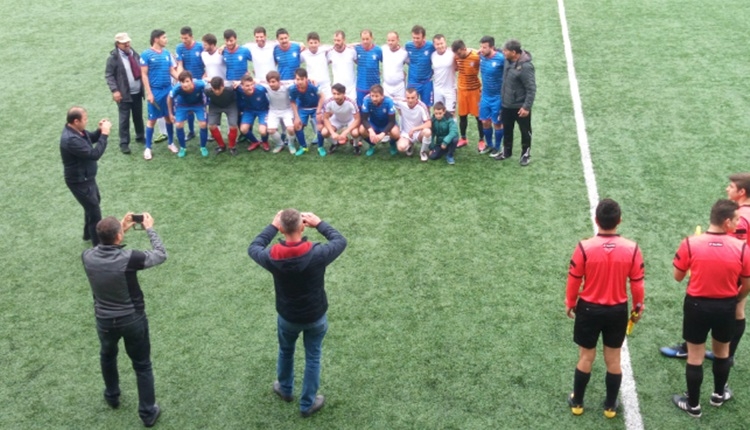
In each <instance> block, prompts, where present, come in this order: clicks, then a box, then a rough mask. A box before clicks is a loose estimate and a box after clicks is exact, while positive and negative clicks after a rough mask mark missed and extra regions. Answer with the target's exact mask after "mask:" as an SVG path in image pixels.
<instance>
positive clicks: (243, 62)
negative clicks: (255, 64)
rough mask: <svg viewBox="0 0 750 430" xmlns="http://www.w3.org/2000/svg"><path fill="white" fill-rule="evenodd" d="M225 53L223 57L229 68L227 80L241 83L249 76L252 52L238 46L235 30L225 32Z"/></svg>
mask: <svg viewBox="0 0 750 430" xmlns="http://www.w3.org/2000/svg"><path fill="white" fill-rule="evenodd" d="M224 45H225V46H224V51H223V52H222V57H223V58H224V63H225V64H226V66H227V79H229V80H230V81H239V80H240V79H242V77H243V76H245V75H246V74H247V63H248V61H252V59H253V56H252V54H250V50H249V49H247V48H246V47H244V46H239V45H238V44H237V33H236V32H235V31H234V30H231V29H230V30H226V31H224Z"/></svg>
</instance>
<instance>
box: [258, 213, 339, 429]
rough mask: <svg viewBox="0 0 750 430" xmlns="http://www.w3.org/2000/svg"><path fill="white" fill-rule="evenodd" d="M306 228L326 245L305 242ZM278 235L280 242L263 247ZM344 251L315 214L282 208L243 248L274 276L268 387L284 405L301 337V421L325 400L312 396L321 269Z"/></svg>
mask: <svg viewBox="0 0 750 430" xmlns="http://www.w3.org/2000/svg"><path fill="white" fill-rule="evenodd" d="M305 227H312V228H316V229H317V230H318V231H319V232H320V234H322V235H323V236H324V237H325V238H326V239H328V243H326V244H321V243H314V242H308V241H307V238H306V237H303V236H302V233H303V232H304V231H305ZM279 231H280V232H281V233H282V234H283V235H284V239H283V240H281V241H280V242H279V243H278V244H275V245H273V246H271V247H270V248H266V247H267V246H268V244H269V243H271V241H272V240H273V238H274V236H276V232H279ZM344 248H346V239H345V238H344V236H342V235H341V233H339V232H338V231H337V230H336V229H335V228H333V227H331V226H330V225H329V224H328V223H326V222H325V221H321V220H320V218H318V217H317V216H316V215H315V214H313V213H300V212H299V211H298V210H296V209H285V210H283V211H280V212H279V213H277V214H276V217H274V219H273V222H272V223H271V224H270V225H268V226H267V227H266V228H265V229H264V230H263V231H262V232H261V233H260V234H259V235H258V236H257V237H256V238H255V239H253V241H252V242H251V243H250V247H249V248H248V250H247V252H248V254H250V258H252V259H253V260H255V262H256V263H258V264H259V265H261V266H262V267H263V268H264V269H266V270H268V271H269V272H271V274H273V282H274V287H275V288H276V311H277V312H278V319H277V321H278V337H279V358H278V361H277V364H276V373H277V376H278V380H277V381H275V382H274V383H273V391H274V392H275V393H276V394H277V395H278V396H279V397H281V399H282V400H284V401H286V402H291V401H292V400H293V399H294V398H293V396H292V393H293V392H294V345H295V343H296V342H297V337H299V334H300V333H304V338H303V340H304V344H305V377H304V379H303V382H302V395H301V397H300V402H299V403H300V405H299V406H300V412H301V414H302V416H303V417H305V418H307V417H309V416H311V415H312V414H314V413H315V412H317V411H319V410H320V409H321V408H322V407H323V404H324V403H325V397H323V396H322V395H318V394H317V393H318V387H319V386H320V356H321V353H322V346H323V337H325V334H326V331H328V320H327V319H326V311H327V310H328V299H327V298H326V292H325V280H324V278H325V271H326V266H328V265H329V264H331V263H332V262H333V260H335V259H336V258H337V257H338V256H339V255H341V253H342V252H344Z"/></svg>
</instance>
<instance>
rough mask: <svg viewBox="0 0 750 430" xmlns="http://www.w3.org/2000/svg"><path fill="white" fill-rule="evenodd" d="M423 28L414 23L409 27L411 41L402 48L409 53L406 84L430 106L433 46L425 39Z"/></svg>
mask: <svg viewBox="0 0 750 430" xmlns="http://www.w3.org/2000/svg"><path fill="white" fill-rule="evenodd" d="M425 34H426V31H425V28H424V27H422V26H421V25H415V26H414V27H412V29H411V42H406V45H405V46H404V49H406V52H407V53H408V54H409V76H408V79H407V81H406V86H407V87H411V88H415V89H416V90H417V92H418V93H419V99H420V100H422V102H423V103H424V104H426V105H427V106H432V96H433V94H432V53H433V52H435V47H434V46H433V45H432V42H430V41H429V40H426V39H425Z"/></svg>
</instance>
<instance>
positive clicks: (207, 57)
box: [196, 33, 227, 81]
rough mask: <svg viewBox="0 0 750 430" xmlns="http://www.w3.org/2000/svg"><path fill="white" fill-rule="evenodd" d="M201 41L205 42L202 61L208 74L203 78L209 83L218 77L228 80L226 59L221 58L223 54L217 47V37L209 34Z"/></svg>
mask: <svg viewBox="0 0 750 430" xmlns="http://www.w3.org/2000/svg"><path fill="white" fill-rule="evenodd" d="M201 40H202V41H203V52H201V60H202V61H203V66H204V67H205V68H206V73H205V74H204V75H203V76H201V77H202V78H204V79H206V80H209V81H210V80H211V79H213V78H215V77H216V76H218V77H220V78H221V79H224V80H226V79H227V66H226V64H224V57H222V56H221V52H219V49H218V47H217V46H216V43H217V41H216V36H214V35H213V34H211V33H208V34H206V35H204V36H203V38H202V39H201ZM196 78H197V77H196Z"/></svg>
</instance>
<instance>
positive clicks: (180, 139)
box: [170, 127, 185, 148]
mask: <svg viewBox="0 0 750 430" xmlns="http://www.w3.org/2000/svg"><path fill="white" fill-rule="evenodd" d="M171 140H172V139H170V143H172V142H171ZM177 142H178V143H179V144H180V148H184V147H185V129H184V128H182V127H180V128H178V129H177Z"/></svg>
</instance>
